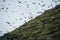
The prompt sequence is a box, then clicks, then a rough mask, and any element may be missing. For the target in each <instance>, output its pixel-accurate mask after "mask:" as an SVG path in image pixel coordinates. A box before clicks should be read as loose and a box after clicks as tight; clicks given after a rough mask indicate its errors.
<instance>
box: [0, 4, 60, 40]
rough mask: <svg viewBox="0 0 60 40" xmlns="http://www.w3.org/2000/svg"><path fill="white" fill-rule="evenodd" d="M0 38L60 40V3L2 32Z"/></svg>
mask: <svg viewBox="0 0 60 40" xmlns="http://www.w3.org/2000/svg"><path fill="white" fill-rule="evenodd" d="M0 40H60V5H57V6H56V7H55V8H52V9H50V10H46V11H45V12H44V13H42V14H41V15H40V16H38V17H36V18H35V19H32V20H30V21H29V22H27V23H25V24H24V25H22V26H20V27H19V28H17V29H15V30H14V31H12V32H10V33H7V34H4V36H1V37H0Z"/></svg>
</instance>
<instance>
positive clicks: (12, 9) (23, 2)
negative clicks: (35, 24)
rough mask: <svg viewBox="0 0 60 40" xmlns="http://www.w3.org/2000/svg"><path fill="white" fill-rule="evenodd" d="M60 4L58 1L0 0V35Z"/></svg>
mask: <svg viewBox="0 0 60 40" xmlns="http://www.w3.org/2000/svg"><path fill="white" fill-rule="evenodd" d="M58 4H60V1H59V0H0V35H3V34H4V33H7V32H10V31H13V30H14V29H15V28H18V27H19V26H21V25H22V24H24V23H25V22H28V21H29V20H31V17H32V19H33V18H35V17H36V16H38V15H40V14H41V13H42V12H44V11H45V10H48V9H51V8H53V7H55V6H56V5H58Z"/></svg>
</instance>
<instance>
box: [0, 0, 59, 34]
mask: <svg viewBox="0 0 60 40" xmlns="http://www.w3.org/2000/svg"><path fill="white" fill-rule="evenodd" d="M6 1H7V0H3V2H4V3H5V2H6ZM41 2H42V3H43V2H44V1H43V0H42V1H41ZM52 2H54V3H56V4H57V2H60V0H58V1H55V0H52ZM17 3H19V4H22V2H21V1H17ZM24 3H27V1H25V2H24ZM32 4H33V5H35V4H37V3H36V2H33V3H32ZM38 5H40V6H41V7H45V6H46V4H43V5H41V4H40V3H38ZM9 6H11V4H9ZM50 6H51V7H53V4H52V3H51V5H50ZM50 6H48V8H50ZM18 7H21V6H18ZM26 7H27V8H29V4H26ZM4 9H6V12H7V10H8V9H9V8H8V7H4V5H2V7H1V9H0V11H1V10H4ZM36 10H37V7H36ZM43 10H44V9H43ZM12 12H14V11H12ZM40 13H42V12H40V11H38V13H37V14H40ZM21 15H22V16H24V13H22V14H21ZM29 15H31V16H28V19H33V16H32V13H29ZM9 17H10V16H8V18H9ZM24 19H27V17H24ZM15 20H16V21H18V20H23V18H19V19H15ZM24 22H25V23H26V22H27V21H26V20H25V21H24ZM6 23H7V24H8V25H10V26H13V25H12V24H11V23H10V22H6ZM13 24H15V22H13ZM13 28H16V27H13ZM1 32H2V31H0V33H1Z"/></svg>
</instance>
